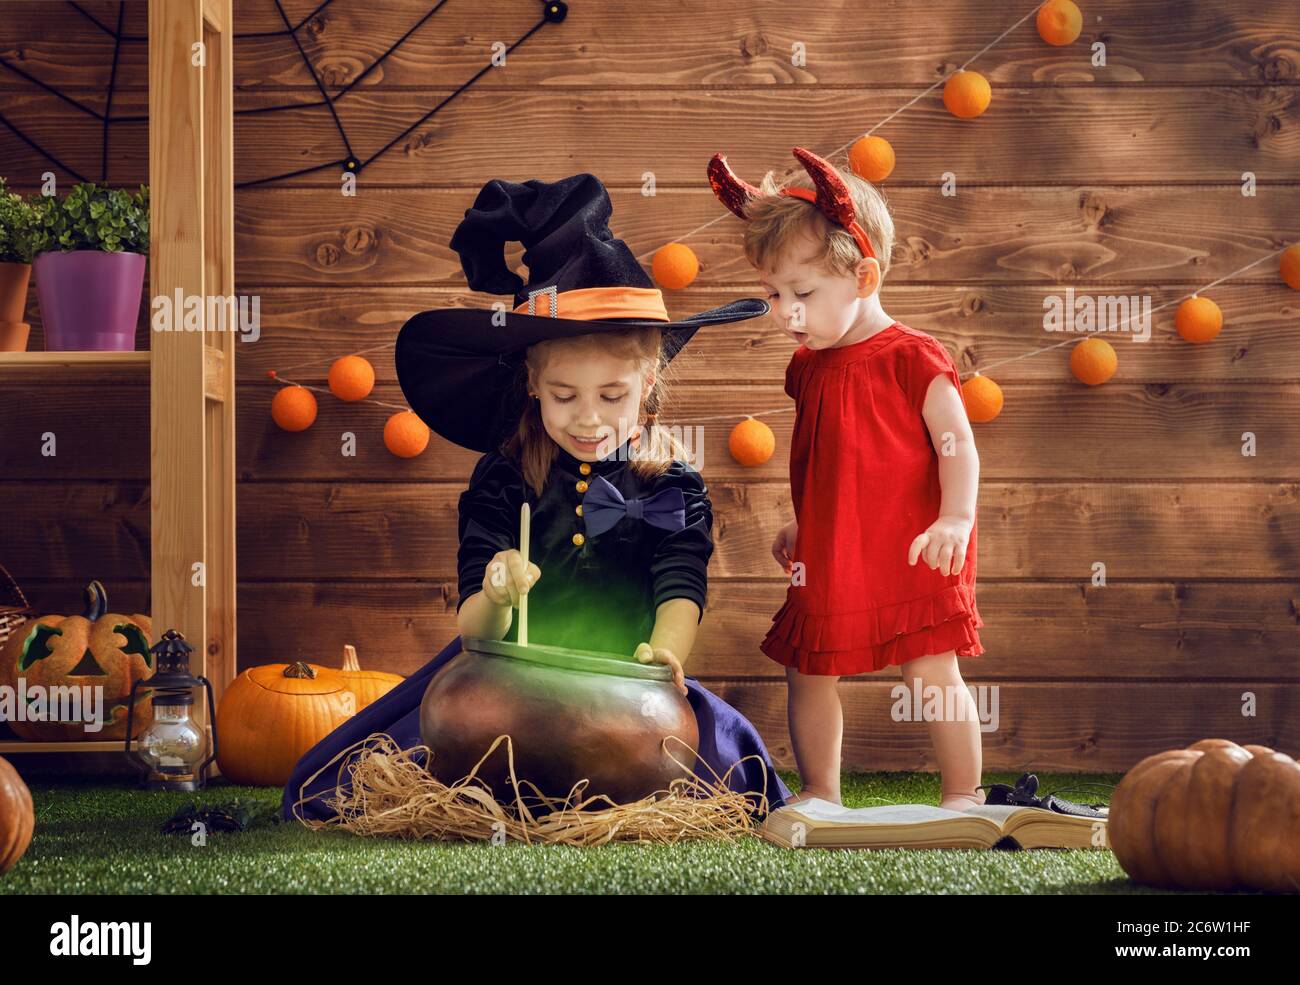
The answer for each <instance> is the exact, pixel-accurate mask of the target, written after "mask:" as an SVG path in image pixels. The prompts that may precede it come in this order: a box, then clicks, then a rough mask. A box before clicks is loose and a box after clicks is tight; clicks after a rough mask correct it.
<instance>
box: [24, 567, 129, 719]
mask: <svg viewBox="0 0 1300 985" xmlns="http://www.w3.org/2000/svg"><path fill="white" fill-rule="evenodd" d="M85 598H86V607H85V609H84V610H83V611H82V613H81V615H79V616H41V617H40V618H38V619H32V620H29V621H27V622H25V623H23V624H21V625H20V626H19V627H18V628H17V629H15V630H14V632H13V633H12V634H11V635H10V637H9V639H8V640H6V641H5V644H4V647H3V649H0V683H3V684H6V685H8V686H9V687H11V688H14V689H15V692H17V690H18V688H19V684H20V681H22V682H24V683H25V685H26V688H27V691H28V694H29V698H30V696H31V691H32V689H33V688H35V687H42V688H46V689H49V688H77V689H81V688H85V687H91V688H95V687H102V688H103V689H104V692H103V694H104V704H103V726H104V727H103V728H102V729H100V731H98V732H89V731H87V730H86V728H85V724H84V723H83V722H68V721H62V722H60V721H43V722H40V721H37V722H33V721H17V720H14V721H11V722H10V723H9V727H10V728H12V729H13V730H14V732H15V733H16V734H17V735H18V736H19V737H20V738H23V739H30V740H35V741H41V742H55V741H62V742H68V741H79V740H85V741H104V740H110V739H112V740H122V739H125V738H126V711H127V709H126V704H127V701H128V699H129V698H130V696H131V685H132V684H134V683H135V682H136V681H137V680H140V679H142V678H148V677H152V676H153V672H154V666H153V654H152V653H150V652H149V640H150V636H151V634H152V629H151V623H150V620H149V617H148V616H146V615H142V614H140V613H138V612H137V613H133V614H132V615H129V616H125V615H121V614H119V613H116V612H109V611H108V595H107V593H106V592H105V591H104V586H103V585H102V584H100V583H99V582H98V581H92V582H91V583H90V584H89V585H87V586H86V591H85ZM59 693H62V694H70V693H72V692H68V691H63V692H54V694H59ZM76 693H77V694H78V695H81V694H84V693H86V692H84V691H81V690H78V691H77V692H76ZM92 693H93V692H92ZM45 694H46V695H47V696H49V697H51V698H52V697H53V695H52V694H51V692H49V691H48V690H47V691H46V692H45ZM151 695H152V692H151V691H150V689H149V688H141V689H140V690H139V691H137V692H136V708H135V719H134V721H133V722H132V729H133V731H134V733H135V734H136V735H139V734H140V731H141V730H142V729H143V728H144V727H145V726H147V725H148V724H149V723H150V722H152V721H153V706H152V704H151V703H150V702H149V701H148V700H146V699H147V698H149V697H150V696H151ZM50 704H51V707H50V709H49V711H50V715H51V716H53V715H54V714H56V710H55V709H54V707H53V705H54V701H53V700H51V702H50ZM86 714H87V712H86V710H85V709H84V708H83V711H82V717H83V718H84V717H85V716H86Z"/></svg>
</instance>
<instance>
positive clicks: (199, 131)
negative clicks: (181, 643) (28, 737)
mask: <svg viewBox="0 0 1300 985" xmlns="http://www.w3.org/2000/svg"><path fill="white" fill-rule="evenodd" d="M232 29H233V16H232V11H231V0H149V119H150V123H151V125H150V127H149V191H150V214H149V225H150V243H149V272H150V280H149V290H150V296H151V297H158V296H160V295H161V296H167V297H174V296H175V292H176V291H177V290H180V291H182V292H183V294H184V296H185V297H191V296H198V297H203V298H206V297H209V296H221V297H230V296H232V295H233V294H234V290H235V276H234V274H235V257H234V228H235V227H234V155H233V146H232V144H233V135H234V112H233V111H234V95H233V92H234V90H233V81H232V79H233V76H232V50H231V34H232ZM198 42H202V44H203V46H204V47H203V54H204V64H203V65H202V66H201V67H200V66H196V65H195V64H194V63H193V57H194V53H195V48H194V46H195V44H196V43H198ZM203 310H204V312H205V313H206V311H207V305H206V304H204V305H203ZM236 336H237V333H236V332H234V331H212V332H209V331H203V332H187V331H174V332H156V331H151V332H150V333H149V338H150V346H151V349H150V350H149V351H137V352H16V353H15V352H7V353H0V379H2V378H3V377H4V376H7V375H11V374H13V373H15V372H22V373H29V372H30V373H37V372H40V371H42V370H49V369H58V370H65V371H69V372H71V373H72V374H73V375H74V377H77V378H80V377H81V376H83V375H84V376H85V378H86V379H88V380H92V381H97V380H99V379H101V378H104V377H107V376H110V375H119V374H120V373H122V372H128V373H135V372H137V371H138V372H140V373H142V374H147V376H148V378H149V388H150V405H149V406H150V410H149V419H150V449H151V450H150V502H151V509H150V587H151V594H152V599H151V604H150V615H151V617H152V622H153V630H154V638H155V642H156V640H157V639H158V638H159V637H161V635H162V634H163V633H164V632H166V631H167V630H168V629H176V630H179V631H180V632H181V633H182V634H183V635H184V636H185V639H186V641H187V642H188V643H189V644H190V645H191V646H192V647H193V648H194V652H193V653H192V654H191V660H190V669H191V672H192V673H193V674H194V675H195V676H206V677H207V678H208V679H209V680H210V681H211V682H212V687H213V691H214V692H215V696H216V698H217V700H218V701H219V700H220V698H221V694H222V691H223V690H224V689H225V686H226V684H227V683H229V682H230V681H231V680H232V679H233V678H234V675H235V667H236V656H235V638H236V637H235V377H234V374H235V346H234V342H235V339H236ZM198 563H201V564H202V566H203V568H202V570H203V578H202V579H201V583H200V584H197V585H196V584H195V583H194V582H195V580H196V579H195V565H196V564H198ZM195 717H196V719H197V721H198V724H199V726H200V727H201V728H206V729H207V730H208V732H209V740H210V736H211V731H210V730H211V726H212V724H213V723H209V722H208V721H207V719H208V714H207V704H206V702H202V703H200V702H196V703H195ZM121 748H122V743H121V742H111V743H109V742H103V741H87V742H48V743H38V742H25V741H21V740H17V741H9V740H6V741H0V755H9V754H16V753H42V754H64V755H66V754H75V753H91V752H99V753H103V752H113V751H118V750H120V749H121Z"/></svg>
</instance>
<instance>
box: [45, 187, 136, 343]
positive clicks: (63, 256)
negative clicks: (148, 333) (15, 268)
mask: <svg viewBox="0 0 1300 985" xmlns="http://www.w3.org/2000/svg"><path fill="white" fill-rule="evenodd" d="M32 205H33V207H34V214H33V223H32V254H33V259H32V270H33V272H34V273H35V275H36V296H37V298H38V299H39V300H40V305H41V320H42V321H43V323H44V325H45V348H46V350H47V351H55V350H70V349H95V350H109V349H113V350H121V349H126V350H130V349H134V348H135V326H136V323H137V321H138V320H139V317H140V296H141V292H142V291H143V289H144V268H145V255H146V254H147V253H148V252H149V188H148V186H147V185H141V186H140V191H139V192H137V193H135V194H132V193H131V192H128V191H125V190H123V189H120V188H107V187H100V186H99V185H96V184H95V183H94V182H86V183H82V184H79V185H77V186H75V187H74V188H73V189H72V191H70V192H68V194H67V195H66V196H64V197H63V198H58V197H55V196H48V197H37V198H34V199H33V200H32Z"/></svg>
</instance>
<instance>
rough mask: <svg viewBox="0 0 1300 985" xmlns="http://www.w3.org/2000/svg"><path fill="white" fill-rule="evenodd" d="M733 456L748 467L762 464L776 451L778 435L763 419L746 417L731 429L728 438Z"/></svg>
mask: <svg viewBox="0 0 1300 985" xmlns="http://www.w3.org/2000/svg"><path fill="white" fill-rule="evenodd" d="M727 448H728V449H729V450H730V451H731V457H732V458H734V459H735V460H736V461H737V462H739V463H740V464H741V465H743V466H745V467H746V468H751V469H752V468H755V467H756V466H759V465H762V464H763V463H764V462H766V461H767V460H768V459H769V458H771V457H772V453H773V452H774V451H776V435H775V434H773V433H772V429H771V428H770V427H768V426H767V425H766V424H764V423H763V422H762V421H757V420H755V419H754V418H752V417H746V418H745V419H744V420H743V421H741V422H740V423H739V424H737V425H736V426H735V427H734V428H732V429H731V437H729V438H728V439H727Z"/></svg>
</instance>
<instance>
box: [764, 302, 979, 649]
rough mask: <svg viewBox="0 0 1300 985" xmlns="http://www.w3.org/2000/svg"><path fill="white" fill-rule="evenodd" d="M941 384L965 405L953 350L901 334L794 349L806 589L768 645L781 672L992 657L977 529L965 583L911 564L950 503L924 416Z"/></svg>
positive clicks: (800, 547) (793, 475)
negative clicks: (980, 600) (978, 599)
mask: <svg viewBox="0 0 1300 985" xmlns="http://www.w3.org/2000/svg"><path fill="white" fill-rule="evenodd" d="M939 373H946V374H947V375H948V377H949V378H950V379H951V380H952V382H953V384H954V385H955V386H956V387H957V392H958V393H960V392H961V380H960V378H959V377H958V375H957V367H956V366H955V365H954V364H953V361H952V358H951V357H950V356H949V355H948V351H947V350H946V349H945V348H944V347H943V345H942V344H941V343H940V342H938V341H937V340H936V339H934V338H932V337H931V336H929V335H926V334H925V333H924V332H919V331H917V330H916V329H912V328H908V327H907V326H905V325H903V324H901V323H899V322H894V323H893V324H892V325H890V326H889V327H888V328H886V329H883V330H882V331H880V332H877V333H876V334H875V335H873V336H871V337H870V338H868V339H864V340H863V341H861V342H856V343H853V344H852V345H847V346H842V347H839V348H835V349H809V348H807V347H806V346H800V347H799V348H798V349H797V350H795V353H794V356H793V357H792V358H791V360H790V365H789V366H788V367H787V368H786V374H785V392H786V393H787V394H789V395H790V396H791V397H792V398H794V401H795V405H796V413H795V423H794V436H793V439H792V440H791V447H790V490H791V493H792V496H793V500H794V512H795V519H796V520H797V521H798V524H799V532H798V537H797V543H796V544H795V549H794V562H795V563H796V565H797V564H798V563H799V562H802V564H803V584H794V583H792V584H791V586H790V587H789V589H788V590H787V592H786V599H785V603H784V604H783V605H782V606H781V608H780V609H779V610H778V611H777V613H776V615H775V616H773V618H772V626H771V628H770V629H769V630H768V632H767V636H766V637H765V638H764V639H763V641H762V643H760V644H759V647H760V649H762V651H763V652H764V653H766V654H767V655H768V656H769V657H771V658H772V659H773V660H775V661H776V662H777V663H780V664H784V665H785V666H788V667H797V668H798V669H799V671H800V672H802V673H804V674H822V675H845V674H861V673H868V672H870V671H873V670H880V669H881V668H882V667H887V666H889V665H891V664H900V663H904V662H906V661H908V660H913V659H915V658H916V657H921V656H925V655H927V654H932V653H945V652H947V651H948V650H955V651H956V653H957V656H959V657H973V656H978V655H979V654H981V653H983V652H984V647H983V645H982V644H981V643H980V638H979V633H978V632H976V630H977V628H978V627H980V626H983V625H984V622H983V620H982V619H981V618H980V614H979V610H978V609H977V608H976V606H975V560H976V552H975V542H976V531H977V529H978V526H979V521H978V519H976V521H975V523H974V524H973V525H972V527H971V534H970V542H969V544H968V545H967V550H966V563H965V565H964V566H963V567H962V570H961V571H960V572H959V573H957V574H954V575H944V574H942V573H941V572H940V571H939V570H937V569H934V568H931V567H929V566H928V565H927V564H926V563H925V561H924V560H923V559H921V558H919V557H918V558H917V561H916V564H915V565H909V564H908V563H907V553H908V548H909V546H910V545H911V543H912V541H913V540H914V539H915V538H916V536H917V535H918V534H920V533H923V532H924V531H925V530H926V528H927V527H929V526H930V524H931V523H933V522H934V521H935V520H936V519H938V517H939V506H940V503H941V501H942V488H941V487H940V485H939V456H938V454H937V452H936V451H935V448H934V446H933V444H932V443H931V441H930V433H929V430H928V429H927V428H926V425H925V419H924V418H923V417H922V416H921V407H922V405H923V404H924V402H925V394H926V390H927V388H928V387H929V385H930V382H931V381H932V380H933V379H934V378H935V376H936V375H938V374H939ZM799 570H800V569H799V568H798V567H795V569H794V574H795V575H798V573H799ZM793 580H794V579H792V582H793Z"/></svg>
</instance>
